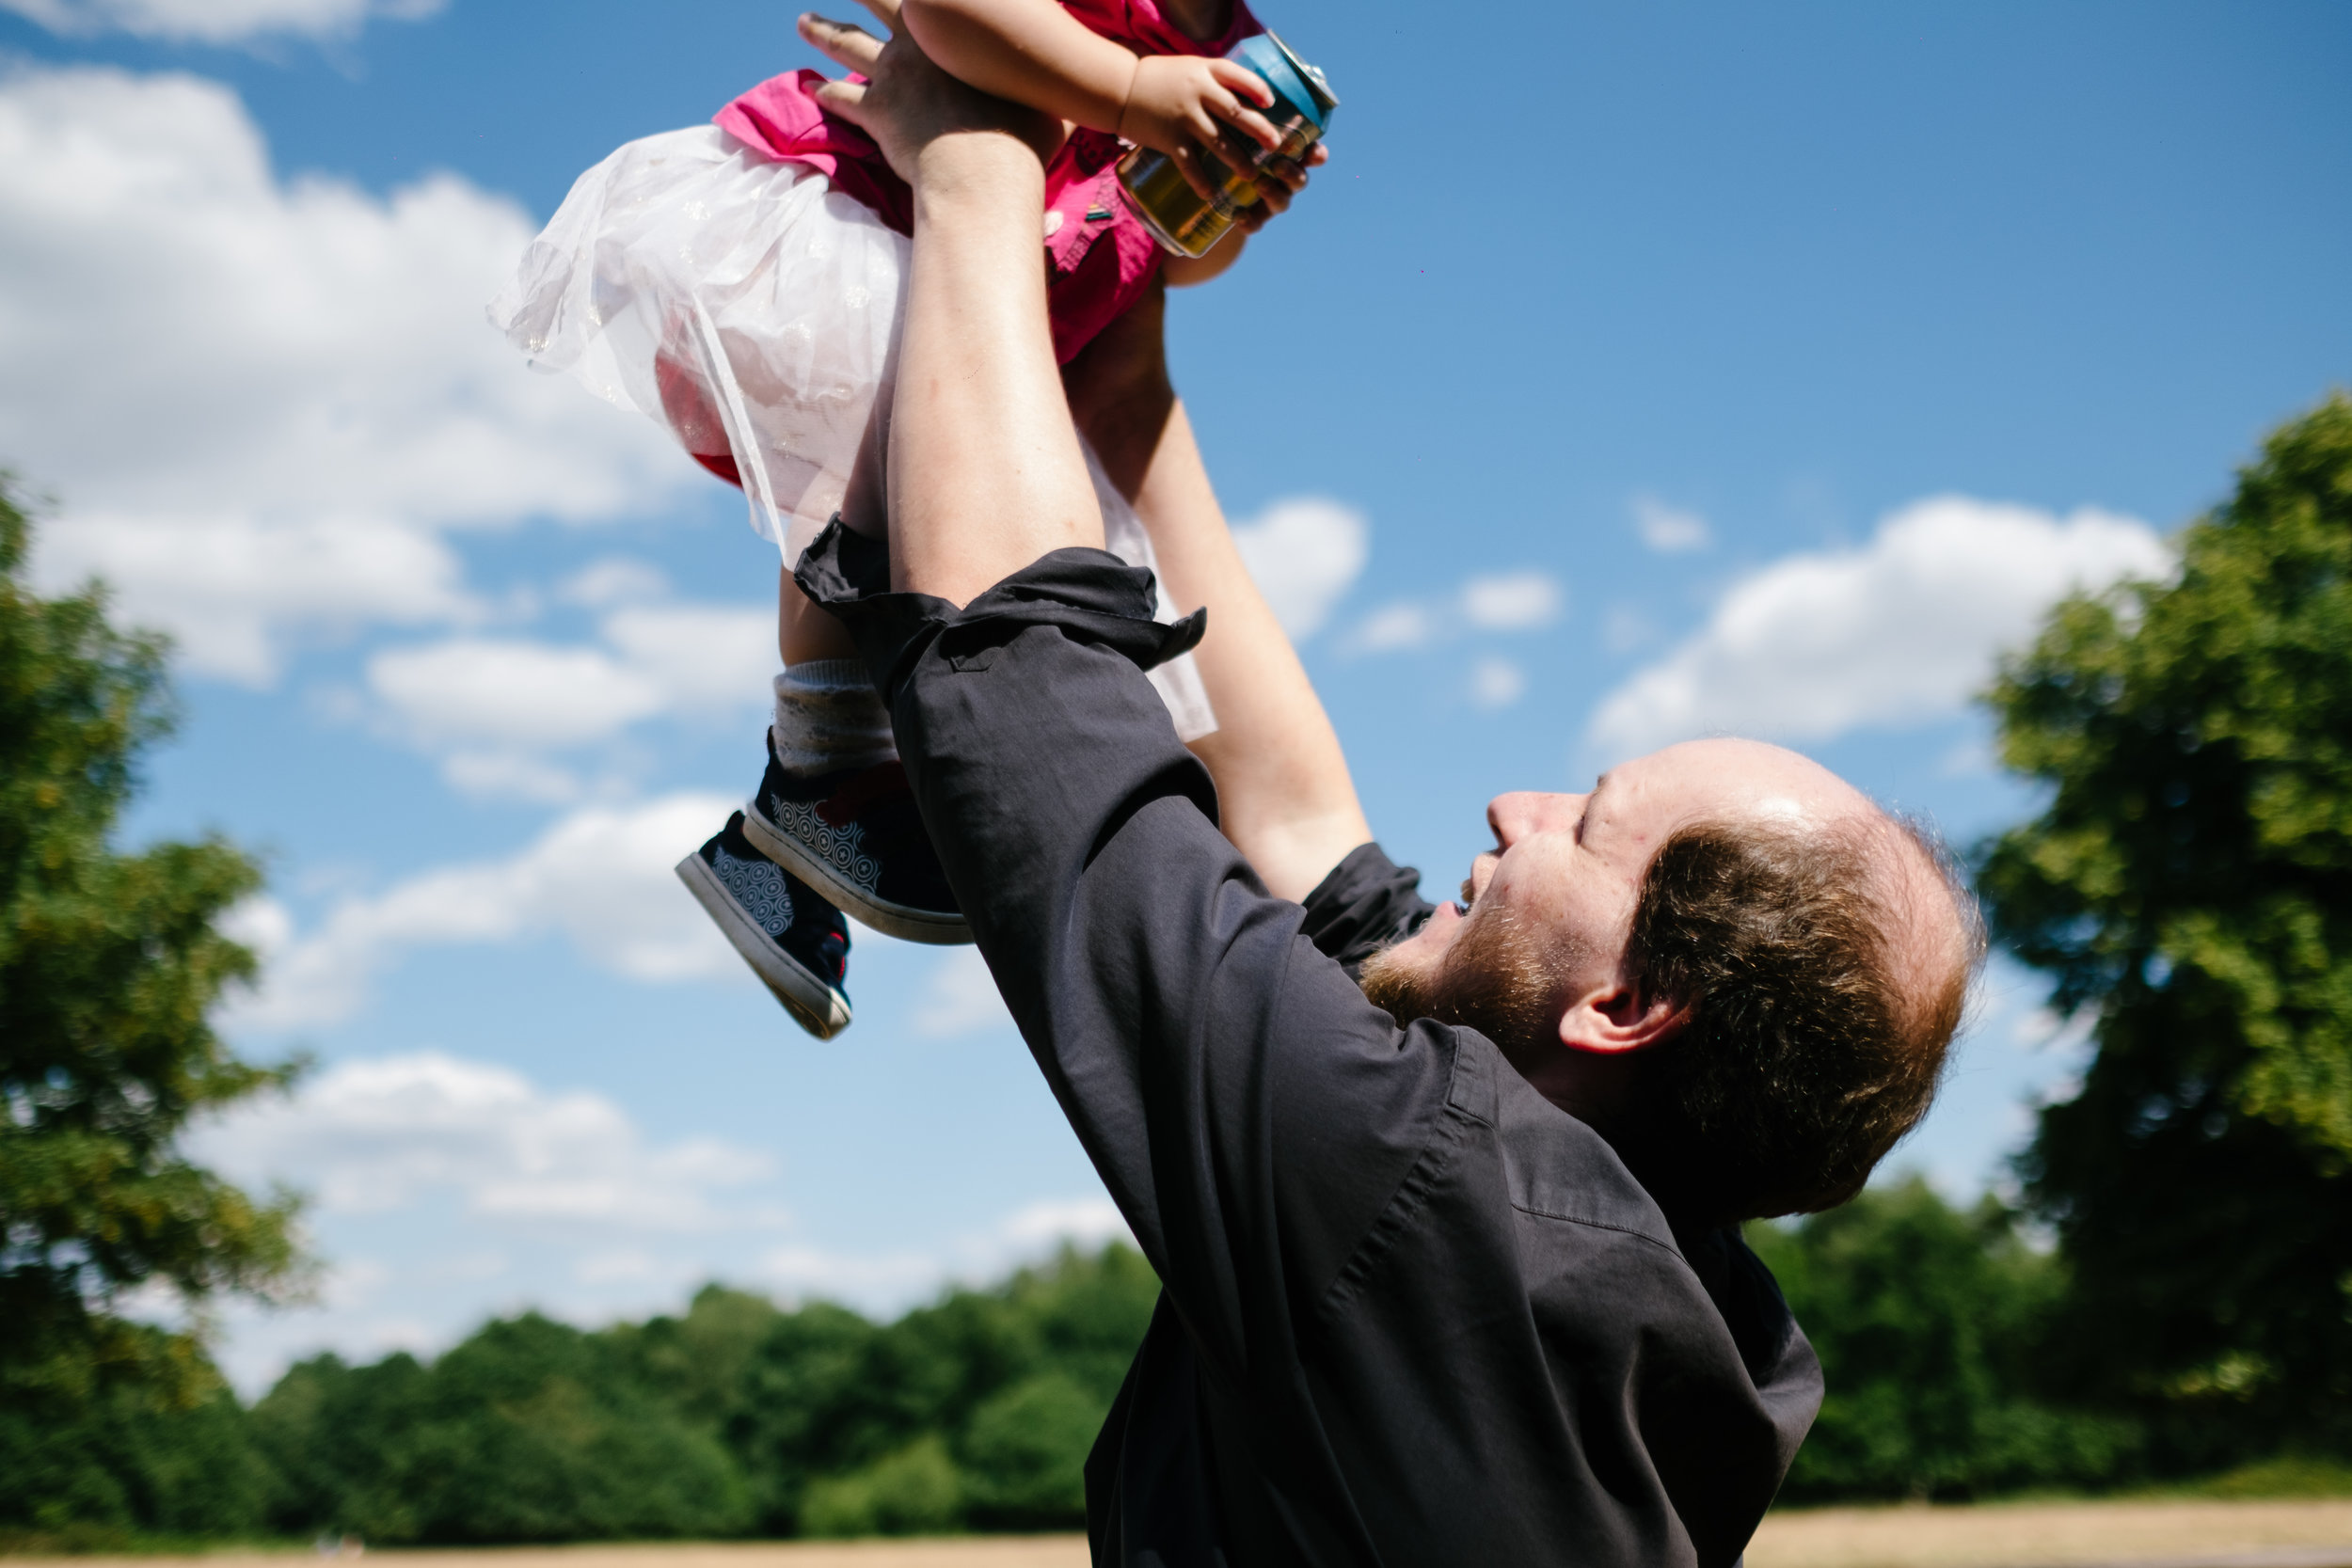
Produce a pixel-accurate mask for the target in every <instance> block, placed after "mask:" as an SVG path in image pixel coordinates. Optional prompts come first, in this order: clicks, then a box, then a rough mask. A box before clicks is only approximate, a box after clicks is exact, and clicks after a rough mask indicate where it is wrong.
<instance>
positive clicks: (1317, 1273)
mask: <svg viewBox="0 0 2352 1568" xmlns="http://www.w3.org/2000/svg"><path fill="white" fill-rule="evenodd" d="M800 580H801V582H802V585H803V588H804V589H806V590H807V591H808V592H809V593H810V594H811V595H812V596H813V597H815V598H816V599H818V602H820V603H824V604H827V605H829V606H831V607H832V608H833V609H834V610H835V611H836V612H837V613H839V614H841V616H842V617H843V619H844V620H845V621H847V622H848V623H849V624H850V627H851V629H852V630H853V631H854V632H855V633H856V635H857V637H858V640H859V645H860V647H861V649H862V650H863V651H864V653H865V655H866V659H867V661H868V663H869V665H870V667H871V668H872V669H873V671H874V673H875V676H876V680H877V684H878V685H879V686H880V687H881V688H882V690H883V692H884V694H885V697H886V700H887V701H888V702H889V704H890V707H891V713H892V718H893V721H894V722H895V724H896V728H897V732H898V747H899V751H900V753H901V755H902V756H903V758H904V760H905V763H906V767H907V772H908V776H909V777H910V779H911V780H912V781H913V782H914V789H915V793H916V798H917V800H919V802H920V803H921V807H922V811H923V816H924V819H925V821H926V823H927V824H928V825H929V827H930V832H931V836H932V838H933V840H934V841H935V842H936V843H937V844H938V846H939V849H940V854H941V857H942V859H943V861H944V862H945V863H946V869H947V874H948V878H949V879H950V881H951V882H952V884H953V885H954V887H955V889H956V892H957V895H958V897H959V898H960V899H961V902H962V905H963V909H964V911H965V913H966V914H967V915H968V916H969V917H970V919H971V922H972V927H973V931H974V935H975V936H976V938H977V941H978V942H979V946H980V950H981V952H982V953H983V954H984V955H985V956H986V958H987V959H988V962H989V966H990V968H991V970H992V971H993V973H994V974H995V977H996V983H997V986H998V988H999V989H1000V990H1002V991H1003V993H1004V997H1005V1001H1006V1004H1007V1006H1009V1007H1010V1009H1011V1011H1012V1016H1013V1018H1014V1020H1015V1021H1016V1022H1018V1023H1019V1025H1020V1028H1021V1032H1022V1034H1023V1036H1024V1037H1025V1039H1026V1040H1027V1041H1028V1044H1029V1048H1030V1050H1031V1052H1032V1053H1034V1055H1035V1056H1036V1058H1037V1062H1038V1065H1039V1067H1040V1068H1041V1069H1042V1070H1043V1071H1044V1074H1045V1078H1046V1081H1047V1083H1049V1084H1050V1085H1052V1087H1053V1091H1054V1094H1055V1097H1056V1098H1057V1100H1058V1101H1060V1103H1061V1106H1062V1109H1063V1111H1064V1112H1065V1113H1067V1115H1068V1116H1069V1117H1070V1123H1071V1126H1072V1127H1073V1129H1075V1130H1076V1132H1077V1134H1078V1138H1079V1141H1080V1142H1081V1143H1082V1144H1083V1145H1084V1146H1085V1148H1086V1150H1087V1153H1088V1155H1089V1157H1090V1158H1091V1159H1092V1160H1093V1162H1094V1165H1095V1168H1096V1169H1097V1170H1098V1171H1100V1172H1101V1174H1102V1178H1103V1180H1104V1184H1105V1185H1106V1186H1107V1187H1108V1188H1109V1189H1110V1193H1111V1196H1113V1198H1114V1199H1116V1200H1117V1202H1118V1204H1119V1207H1120V1212H1122V1213H1123V1214H1124V1215H1125V1216H1126V1219H1127V1223H1128V1225H1129V1226H1130V1227H1132V1228H1133V1229H1134V1231H1135V1235H1136V1241H1137V1242H1139V1243H1141V1244H1142V1247H1143V1249H1144V1252H1145V1254H1146V1255H1147V1256H1148V1257H1149V1258H1150V1259H1151V1260H1152V1266H1153V1267H1154V1268H1155V1269H1157V1270H1158V1271H1159V1275H1160V1279H1161V1281H1162V1282H1163V1284H1164V1286H1165V1289H1164V1291H1163V1292H1162V1294H1161V1297H1160V1302H1159V1307H1158V1309H1157V1311H1156V1312H1155V1313H1154V1315H1153V1318H1152V1326H1151V1329H1150V1331H1149V1333H1148V1334H1147V1335H1146V1336H1145V1338H1144V1343H1143V1346H1142V1348H1141V1350H1140V1351H1139V1352H1138V1353H1137V1354H1136V1360H1135V1365H1134V1366H1133V1368H1131V1369H1130V1370H1129V1372H1128V1375H1127V1381H1126V1385H1125V1386H1124V1387H1123V1388H1122V1389H1121V1390H1120V1396H1119V1400H1118V1402H1117V1404H1116V1405H1115V1406H1114V1407H1113V1409H1112V1411H1111V1415H1110V1418H1109V1420H1108V1421H1107V1422H1106V1423H1105V1425H1104V1430H1103V1434H1102V1436H1101V1438H1100V1439H1099V1441H1098V1442H1097V1443H1096V1446H1095V1449H1094V1453H1093V1456H1092V1457H1091V1459H1089V1462H1088V1465H1087V1512H1088V1522H1089V1532H1090V1534H1091V1535H1092V1538H1093V1544H1094V1559H1095V1560H1096V1561H1097V1562H1098V1563H1119V1564H1168V1565H1171V1568H1175V1565H1185V1568H1189V1565H1192V1564H1216V1563H1232V1564H1246V1565H1250V1568H1256V1565H1260V1564H1277V1563H1318V1564H1321V1563H1330V1564H1338V1563H1367V1564H1369V1563H1389V1564H1396V1565H1412V1568H1425V1565H1431V1564H1447V1563H1464V1564H1470V1563H1477V1564H1546V1563H1559V1564H1564V1565H1565V1564H1580V1565H1594V1564H1627V1565H1629V1568H1630V1565H1635V1564H1639V1565H1642V1568H1661V1565H1666V1564H1680V1563H1700V1564H1710V1565H1713V1564H1727V1563H1730V1562H1733V1561H1734V1560H1737V1559H1738V1558H1739V1556H1740V1552H1741V1551H1742V1550H1743V1548H1744V1547H1745V1545H1746V1544H1747V1540H1748V1537H1749V1535H1750V1534H1751V1533H1752V1532H1753V1531H1754V1529H1755V1528H1756V1522H1757V1520H1758V1519H1759V1518H1760V1517H1761V1516H1762V1514H1763V1512H1764V1509H1765V1507H1766V1505H1767V1504H1768V1503H1769V1502H1770V1501H1771V1500H1772V1493H1773V1491H1774V1489H1775V1488H1776V1487H1777V1486H1778V1485H1779V1484H1780V1480H1781V1477H1782V1476H1783V1474H1784V1473H1785V1472H1786V1471H1787V1469H1788V1462H1789V1460H1790V1459H1791V1458H1792V1457H1793V1456H1794V1454H1795V1453H1796V1449H1797V1445H1798V1443H1799V1442H1800V1441H1801V1440H1802V1439H1803V1437H1804V1433H1805V1429H1806V1428H1807V1426H1809V1425H1810V1424H1811V1421H1812V1418H1813V1414H1814V1411H1815V1410H1816V1408H1817V1407H1818V1406H1819V1404H1820V1394H1821V1381H1820V1366H1819V1363H1818V1362H1817V1361H1816V1360H1815V1358H1814V1355H1813V1352H1812V1349H1811V1347H1810V1346H1808V1345H1807V1344H1806V1343H1805V1340H1804V1335H1803V1334H1802V1333H1800V1332H1799V1331H1798V1328H1797V1325H1796V1323H1795V1322H1794V1321H1793V1320H1792V1319H1791V1318H1790V1317H1789V1315H1788V1309H1787V1308H1786V1307H1784V1306H1783V1305H1782V1303H1781V1300H1780V1294H1779V1291H1777V1290H1776V1289H1775V1288H1774V1286H1773V1284H1772V1276H1771V1275H1770V1274H1769V1273H1767V1272H1766V1271H1765V1269H1764V1267H1763V1265H1762V1264H1761V1263H1759V1262H1758V1261H1757V1260H1756V1258H1755V1256H1754V1255H1753V1254H1752V1253H1750V1252H1749V1251H1748V1249H1747V1248H1746V1247H1745V1246H1744V1245H1742V1244H1741V1243H1740V1240H1739V1238H1738V1237H1737V1236H1736V1235H1735V1234H1733V1233H1731V1232H1729V1231H1724V1230H1708V1231H1700V1232H1696V1233H1688V1234H1677V1230H1676V1229H1675V1227H1673V1226H1672V1225H1670V1224H1669V1223H1668V1221H1667V1219H1666V1217H1665V1216H1664V1215H1663V1214H1662V1213H1661V1212H1660V1210H1659V1208H1658V1206H1657V1205H1656V1204H1655V1203H1654V1202H1652V1201H1651V1199H1650V1197H1649V1196H1648V1194H1646V1193H1645V1191H1644V1190H1643V1188H1642V1186H1641V1185H1640V1183H1638V1182H1637V1181H1635V1180H1634V1179H1633V1178H1632V1176H1631V1175H1629V1173H1628V1171H1627V1170H1626V1167H1625V1165H1624V1164H1622V1163H1621V1162H1620V1161H1619V1160H1618V1159H1617V1157H1616V1155H1615V1154H1614V1153H1613V1151H1612V1150H1611V1148H1610V1147H1609V1146H1608V1144H1607V1143H1606V1142H1604V1141H1603V1140H1602V1139H1601V1138H1600V1137H1599V1136H1598V1135H1597V1134H1596V1133H1595V1132H1593V1131H1592V1130H1591V1129H1590V1128H1588V1127H1586V1126H1585V1125H1584V1124H1583V1123H1581V1122H1580V1121H1578V1120H1576V1119H1575V1118H1574V1117H1570V1116H1568V1115H1567V1114H1565V1112H1563V1111H1561V1110H1559V1109H1558V1108H1556V1107H1555V1106H1553V1105H1551V1104H1550V1103H1549V1101H1545V1100H1544V1099H1543V1098H1541V1097H1540V1096H1538V1095H1537V1094H1536V1093H1535V1092H1534V1090H1532V1089H1531V1088H1529V1087H1528V1085H1527V1084H1526V1082H1525V1080H1523V1079H1521V1078H1520V1077H1519V1076H1518V1073H1517V1072H1515V1071H1513V1070H1512V1069H1511V1067H1510V1065H1509V1064H1508V1063H1507V1062H1505V1061H1504V1060H1503V1058H1502V1054H1501V1053H1499V1052H1498V1051H1497V1050H1496V1048H1495V1047H1494V1045H1493V1044H1492V1043H1491V1042H1489V1041H1488V1040H1487V1039H1486V1038H1485V1037H1483V1036H1480V1035H1479V1034H1477V1033H1475V1032H1474V1031H1471V1030H1468V1029H1460V1028H1451V1027H1446V1026H1443V1025H1440V1024H1437V1023H1433V1022H1427V1021H1422V1022H1417V1023H1414V1024H1412V1025H1411V1026H1409V1027H1406V1028H1403V1029H1400V1028H1398V1027H1397V1025H1396V1024H1395V1022H1393V1021H1391V1019H1390V1017H1389V1016H1388V1015H1387V1014H1386V1013H1384V1012H1382V1011H1380V1010H1379V1009H1378V1008H1376V1007H1374V1006H1372V1005H1371V1004H1370V1003H1368V1002H1367V1001H1365V999H1364V996H1363V993H1362V992H1361V991H1360V990H1358V989H1357V987H1356V985H1355V983H1354V981H1353V980H1352V979H1351V978H1350V976H1349V973H1348V971H1347V970H1346V969H1345V968H1343V962H1344V961H1359V960H1360V959H1361V958H1362V957H1363V956H1364V955H1365V954H1366V953H1369V952H1370V951H1372V950H1373V949H1374V948H1375V947H1376V946H1377V945H1379V944H1380V943H1382V942H1386V941H1388V940H1391V939H1392V938H1393V937H1395V936H1397V935H1399V934H1401V933H1403V932H1404V931H1406V930H1408V929H1409V928H1411V927H1413V926H1414V925H1415V924H1416V923H1418V922H1419V921H1420V920H1422V919H1424V918H1426V916H1427V913H1428V911H1429V906H1428V905H1427V904H1425V903H1423V902H1422V900H1421V899H1420V897H1419V895H1417V894H1416V892H1415V891H1414V887H1415V882H1416V879H1415V877H1414V875H1413V874H1412V873H1410V872H1407V871H1401V870H1399V869H1398V868H1397V867H1395V866H1394V865H1392V864H1391V863H1390V862H1389V861H1388V859H1387V857H1386V856H1384V855H1383V854H1382V853H1381V852H1380V851H1379V849H1378V848H1377V847H1373V846H1365V847H1362V848H1359V849H1358V850H1357V851H1356V852H1355V853H1353V854H1351V855H1350V856H1348V858H1347V859H1346V860H1345V861H1343V863H1341V864H1340V866H1339V867H1338V868H1337V869H1336V870H1334V871H1333V872H1332V873H1331V875H1330V877H1329V878H1328V879H1327V880H1326V881H1325V882H1324V884H1323V885H1322V886H1321V887H1320V888H1318V889H1317V890H1316V891H1315V893H1314V894H1313V895H1311V897H1310V898H1309V899H1308V901H1307V903H1306V905H1305V906H1304V907H1302V906H1300V905H1297V904H1294V903H1291V902H1288V901H1287V900H1284V899H1279V898H1275V897H1272V896H1271V895H1268V894H1267V893H1266V891H1265V889H1264V888H1263V886H1262V885H1261V884H1260V883H1259V881H1258V879H1257V877H1256V876H1255V875H1254V874H1253V873H1252V872H1251V870H1250V868H1249V866H1248V863H1247V862H1246V861H1244V860H1243V859H1242V857H1241V856H1240V855H1239V854H1238V853H1236V852H1235V850H1234V849H1233V847H1232V845H1231V844H1229V843H1228V842H1227V841H1226V840H1225V838H1224V837H1223V836H1222V835H1221V834H1220V833H1219V832H1217V828H1216V796H1215V793H1214V791H1213V789H1212V788H1211V785H1210V783H1209V779H1208V775H1207V773H1206V772H1205V771H1204V770H1203V769H1202V768H1201V767H1200V764H1199V763H1198V762H1197V761H1196V760H1195V759H1194V758H1193V757H1192V755H1191V754H1190V753H1189V752H1186V751H1185V750H1184V747H1183V746H1182V745H1180V744H1179V743H1178V742H1177V739H1176V737H1175V735H1174V733H1173V731H1172V729H1171V727H1170V725H1169V722H1168V713H1167V710H1166V708H1165V707H1164V706H1163V705H1161V703H1160V700H1159V698H1158V697H1157V695H1156V694H1155V693H1154V692H1153V690H1152V687H1151V685H1150V684H1149V683H1148V682H1147V681H1145V680H1144V679H1143V677H1142V674H1141V670H1142V669H1143V668H1146V667H1149V666H1150V665H1151V664H1152V663H1153V662H1156V661H1157V660H1158V659H1160V658H1163V657H1168V655H1169V654H1171V653H1172V652H1173V651H1175V650H1176V649H1178V648H1180V647H1182V646H1184V645H1185V643H1186V641H1188V640H1189V639H1195V638H1197V637H1198V636H1199V632H1200V624H1199V618H1198V617H1196V618H1195V619H1194V620H1193V621H1192V622H1189V623H1186V624H1185V625H1184V626H1179V627H1175V628H1170V627H1168V626H1160V625H1157V624H1155V623H1154V622H1152V619H1151V615H1150V610H1151V603H1152V601H1151V596H1150V595H1151V579H1150V578H1149V576H1148V574H1145V573H1142V572H1138V571H1136V570H1134V569H1131V568H1128V567H1126V566H1124V565H1122V564H1121V563H1120V562H1118V561H1117V559H1116V558H1114V557H1111V556H1108V555H1104V554H1102V553H1100V552H1096V551H1089V550H1064V551H1057V552H1056V553H1055V554H1053V555H1050V556H1047V557H1045V558H1044V559H1043V560H1041V561H1040V562H1037V563H1036V564H1034V565H1032V566H1030V567H1029V568H1027V569H1026V570H1025V571H1023V572H1020V573H1017V574H1015V575H1014V576H1013V577H1011V578H1007V579H1006V580H1005V581H1004V582H1003V583H1000V584H999V585H998V586H997V587H995V588H994V589H993V590H991V591H990V592H989V593H988V594H983V595H982V596H981V597H979V598H977V599H976V600H974V601H973V603H972V604H971V605H969V606H968V607H966V608H965V609H964V610H961V611H958V610H954V609H952V608H951V607H949V606H947V605H946V604H945V603H944V602H942V601H939V600H935V599H927V598H922V597H920V596H917V595H913V594H889V593H887V592H884V591H883V590H884V589H885V588H886V584H887V575H886V567H885V564H884V562H882V557H881V551H880V548H879V546H871V545H867V544H866V543H865V542H864V541H863V540H861V539H859V538H858V537H857V536H855V535H849V534H844V533H842V532H840V531H838V530H837V529H836V530H835V531H831V532H828V533H827V534H826V535H825V536H824V537H823V538H820V539H819V540H818V543H817V545H816V546H814V547H812V549H811V550H810V552H809V554H808V556H807V557H805V558H804V559H803V562H802V565H801V569H800Z"/></svg>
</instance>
